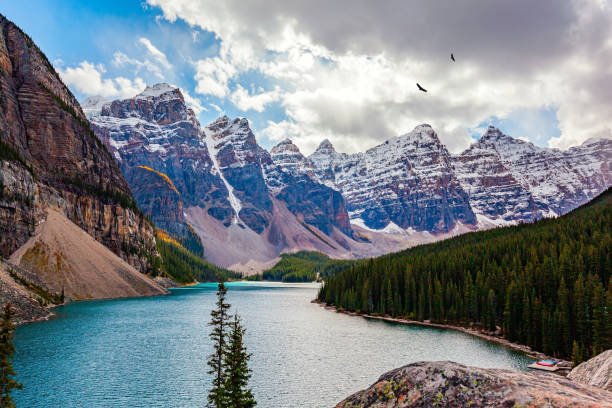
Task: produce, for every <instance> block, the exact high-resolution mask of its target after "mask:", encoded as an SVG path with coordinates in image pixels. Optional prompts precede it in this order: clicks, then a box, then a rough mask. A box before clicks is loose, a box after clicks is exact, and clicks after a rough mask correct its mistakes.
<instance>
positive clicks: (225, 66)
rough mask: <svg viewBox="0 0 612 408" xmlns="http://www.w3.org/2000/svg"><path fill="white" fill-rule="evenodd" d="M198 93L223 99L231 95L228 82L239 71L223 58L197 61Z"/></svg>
mask: <svg viewBox="0 0 612 408" xmlns="http://www.w3.org/2000/svg"><path fill="white" fill-rule="evenodd" d="M195 69H196V74H195V80H196V81H197V85H196V92H197V93H199V94H202V95H214V96H217V97H219V98H223V97H225V96H227V95H228V94H229V87H228V82H229V80H230V79H231V78H232V77H234V76H235V75H236V74H237V73H238V71H237V70H236V68H234V66H233V65H232V64H230V63H228V62H227V61H224V60H222V59H221V58H217V57H215V58H207V59H203V60H199V61H196V63H195Z"/></svg>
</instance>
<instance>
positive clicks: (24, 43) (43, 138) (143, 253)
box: [0, 16, 154, 271]
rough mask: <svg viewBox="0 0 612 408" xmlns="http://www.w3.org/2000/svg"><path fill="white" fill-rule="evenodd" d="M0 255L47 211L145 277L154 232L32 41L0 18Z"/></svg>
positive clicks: (29, 232)
mask: <svg viewBox="0 0 612 408" xmlns="http://www.w3.org/2000/svg"><path fill="white" fill-rule="evenodd" d="M0 141H1V142H2V145H1V146H0V150H1V152H2V153H1V154H0V187H1V189H0V190H1V194H0V232H1V234H0V252H1V254H2V255H3V256H8V255H10V254H11V253H12V252H14V251H15V250H16V249H17V248H19V247H20V246H21V245H23V243H25V242H26V241H27V240H28V239H29V237H30V236H31V235H32V234H33V233H34V229H35V226H36V225H37V224H39V223H40V222H41V221H42V220H43V219H44V216H45V211H44V210H45V208H47V207H49V206H53V207H57V208H60V209H61V211H63V212H64V213H65V214H66V216H68V218H69V219H70V220H72V222H74V223H75V224H76V225H78V226H79V227H81V228H82V229H84V230H85V231H87V232H88V233H89V234H90V235H91V236H93V237H94V238H95V239H96V240H98V241H99V242H101V243H103V244H104V245H106V246H107V247H108V248H110V249H111V250H112V251H113V252H115V253H116V254H117V255H119V256H120V257H121V258H123V259H124V260H126V261H128V262H129V263H130V264H131V265H133V266H135V267H136V268H137V269H139V270H141V271H146V270H147V268H148V266H149V258H150V256H151V253H152V252H153V251H154V236H153V229H152V227H151V226H150V225H149V224H148V223H147V222H146V220H145V219H144V217H143V216H142V215H141V213H140V212H139V211H138V209H137V207H136V205H135V202H134V200H133V198H132V196H131V193H130V190H129V187H128V185H127V183H126V181H125V179H124V178H123V176H122V174H121V172H120V170H119V168H118V166H117V164H116V163H115V161H114V159H113V158H112V157H111V156H110V154H109V152H108V151H107V149H106V148H105V146H104V145H103V144H102V143H101V142H100V140H99V139H98V138H97V137H96V135H95V134H94V133H93V131H92V130H91V128H90V127H89V123H88V122H87V120H86V118H85V115H84V114H83V112H82V110H81V108H80V106H79V103H78V102H77V100H76V99H75V97H74V96H73V95H72V93H71V92H70V91H69V90H68V88H66V86H64V84H63V83H62V81H61V80H60V78H59V76H58V75H57V73H56V72H55V70H54V69H53V67H52V66H51V64H50V63H49V61H48V60H47V58H46V57H45V56H44V54H43V53H42V52H41V51H40V50H39V49H38V47H36V45H35V44H34V43H33V42H32V40H31V39H30V38H29V37H28V36H27V35H26V34H24V33H23V32H22V31H21V30H20V29H19V28H18V27H17V26H15V25H14V24H13V23H11V22H10V21H8V20H6V19H5V18H4V17H2V16H0Z"/></svg>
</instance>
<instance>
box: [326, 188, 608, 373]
mask: <svg viewBox="0 0 612 408" xmlns="http://www.w3.org/2000/svg"><path fill="white" fill-rule="evenodd" d="M318 299H319V300H320V301H323V302H325V303H327V304H330V305H334V306H336V307H338V308H342V309H347V310H351V311H356V312H361V313H368V314H377V315H390V316H394V317H406V318H410V319H414V320H420V321H423V320H430V321H432V322H436V323H447V324H453V325H460V326H470V325H475V326H477V327H480V328H482V329H483V330H487V331H495V330H496V327H500V328H501V329H502V331H503V336H504V337H505V338H507V339H508V340H510V341H513V342H517V343H521V344H526V345H528V346H530V347H532V348H533V349H535V350H538V351H542V352H544V353H546V354H549V355H554V356H557V357H562V358H571V359H572V360H573V361H574V362H575V363H579V362H581V361H583V360H586V359H588V358H589V357H591V356H594V355H597V354H599V353H600V352H602V351H604V350H607V349H609V348H612V190H611V189H608V191H606V192H605V193H603V194H602V195H600V196H599V197H598V198H596V199H595V200H593V201H592V202H591V203H588V204H586V205H584V206H583V207H580V208H578V209H576V210H574V211H572V212H571V213H569V214H566V215H564V216H561V217H559V218H556V219H544V220H540V221H537V222H535V223H533V224H522V225H518V226H513V227H504V228H497V229H494V230H489V231H481V232H474V233H469V234H465V235H462V236H459V237H456V238H453V239H449V240H445V241H441V242H438V243H434V244H429V245H422V246H419V247H415V248H412V249H409V250H406V251H402V252H398V253H395V254H390V255H386V256H382V257H380V258H376V259H372V260H369V261H367V262H363V263H360V264H358V265H356V266H354V267H353V268H350V269H348V270H346V271H344V272H341V273H339V274H338V275H336V276H333V277H331V278H330V279H329V280H328V281H326V282H325V284H324V286H323V287H322V288H321V290H320V292H319V294H318Z"/></svg>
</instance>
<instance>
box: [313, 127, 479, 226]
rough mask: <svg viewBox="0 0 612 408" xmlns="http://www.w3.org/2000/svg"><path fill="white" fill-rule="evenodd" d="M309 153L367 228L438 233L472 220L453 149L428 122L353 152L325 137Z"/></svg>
mask: <svg viewBox="0 0 612 408" xmlns="http://www.w3.org/2000/svg"><path fill="white" fill-rule="evenodd" d="M309 159H310V162H311V163H312V165H313V166H314V168H315V173H316V175H317V177H318V179H319V180H321V181H322V182H324V183H326V184H327V185H328V186H330V187H332V188H335V189H336V190H338V191H341V192H342V194H343V196H344V198H345V199H346V202H347V208H348V211H349V214H350V216H351V219H353V220H360V222H361V223H363V224H365V226H367V227H368V228H372V229H382V228H384V227H386V226H387V225H389V224H390V223H394V224H395V225H397V226H399V227H400V228H402V229H411V230H414V231H428V232H433V233H441V232H449V231H450V230H452V229H453V228H454V227H455V226H456V225H457V223H462V224H464V225H475V224H476V217H475V216H474V213H473V211H472V208H471V207H470V203H469V200H468V195H467V193H466V192H465V191H464V190H463V188H462V187H461V185H460V183H459V181H458V180H457V178H456V176H455V174H454V171H453V167H452V160H451V155H450V153H449V152H448V151H447V150H446V147H444V145H442V143H440V140H439V139H438V136H437V134H436V133H435V132H434V131H433V129H432V128H431V126H429V125H421V126H418V127H416V128H415V129H414V130H413V131H412V132H410V133H407V134H406V135H403V136H399V137H396V138H393V139H391V140H388V141H387V142H385V143H383V144H381V145H379V146H376V147H373V148H372V149H369V150H368V151H366V152H364V153H356V154H351V155H347V154H339V153H337V152H336V151H335V150H334V148H333V146H332V145H331V143H330V142H329V141H327V140H325V141H324V142H323V143H321V145H320V146H319V148H318V149H317V150H316V151H315V152H314V153H313V154H312V155H311V156H310V157H309Z"/></svg>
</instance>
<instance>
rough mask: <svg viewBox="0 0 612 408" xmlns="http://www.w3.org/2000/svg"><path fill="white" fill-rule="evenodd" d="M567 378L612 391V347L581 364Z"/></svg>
mask: <svg viewBox="0 0 612 408" xmlns="http://www.w3.org/2000/svg"><path fill="white" fill-rule="evenodd" d="M567 378H569V379H571V380H573V381H578V382H580V383H583V384H587V385H593V386H595V387H599V388H603V389H604V390H608V391H611V392H612V349H610V350H606V351H604V352H603V353H601V354H599V355H597V356H595V357H593V358H592V359H590V360H588V361H585V362H584V363H582V364H579V365H578V366H576V367H575V368H574V369H573V370H572V371H571V372H570V373H569V375H568V376H567Z"/></svg>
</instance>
